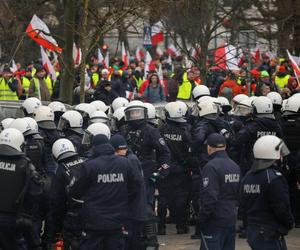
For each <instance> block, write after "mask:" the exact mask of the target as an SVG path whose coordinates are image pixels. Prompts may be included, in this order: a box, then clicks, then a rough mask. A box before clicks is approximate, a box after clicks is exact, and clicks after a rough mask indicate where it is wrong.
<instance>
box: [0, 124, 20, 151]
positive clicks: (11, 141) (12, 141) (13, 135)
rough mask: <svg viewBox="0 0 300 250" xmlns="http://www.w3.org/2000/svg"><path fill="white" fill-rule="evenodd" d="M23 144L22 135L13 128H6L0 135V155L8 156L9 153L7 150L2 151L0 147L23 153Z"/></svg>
mask: <svg viewBox="0 0 300 250" xmlns="http://www.w3.org/2000/svg"><path fill="white" fill-rule="evenodd" d="M24 144H25V139H24V136H23V134H22V133H21V132H20V131H19V130H17V129H15V128H6V129H4V130H3V131H2V132H1V133H0V148H1V153H3V152H7V153H8V154H9V153H11V152H10V150H9V148H8V149H7V148H6V149H4V148H3V147H2V145H6V146H9V147H10V148H13V149H15V150H17V151H19V152H20V153H22V152H23V149H24Z"/></svg>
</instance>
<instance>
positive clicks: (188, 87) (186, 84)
mask: <svg viewBox="0 0 300 250" xmlns="http://www.w3.org/2000/svg"><path fill="white" fill-rule="evenodd" d="M191 93H192V84H191V82H190V81H189V80H188V77H187V73H186V72H185V73H184V74H183V77H182V84H181V85H179V86H178V94H177V98H178V99H182V100H189V99H190V98H191Z"/></svg>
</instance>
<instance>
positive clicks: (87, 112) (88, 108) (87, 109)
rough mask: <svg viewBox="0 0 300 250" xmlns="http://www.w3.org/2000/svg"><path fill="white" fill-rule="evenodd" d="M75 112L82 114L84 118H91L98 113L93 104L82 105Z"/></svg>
mask: <svg viewBox="0 0 300 250" xmlns="http://www.w3.org/2000/svg"><path fill="white" fill-rule="evenodd" d="M75 110H77V111H78V112H80V113H81V115H82V117H83V118H86V117H87V118H90V117H91V115H92V114H93V113H94V112H96V111H97V110H96V108H95V106H94V105H92V104H91V103H80V104H78V105H77V106H76V107H75Z"/></svg>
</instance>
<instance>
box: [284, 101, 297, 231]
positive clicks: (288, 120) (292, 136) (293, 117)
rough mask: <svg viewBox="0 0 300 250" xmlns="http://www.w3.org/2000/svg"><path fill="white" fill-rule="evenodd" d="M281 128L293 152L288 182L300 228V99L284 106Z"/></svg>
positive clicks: (293, 209)
mask: <svg viewBox="0 0 300 250" xmlns="http://www.w3.org/2000/svg"><path fill="white" fill-rule="evenodd" d="M280 124H281V127H282V132H283V136H284V137H283V138H284V141H285V143H286V145H287V147H288V148H289V150H290V151H291V153H290V154H289V155H288V156H287V157H286V158H287V163H286V165H287V170H288V181H289V186H290V195H291V206H292V212H293V215H294V217H295V227H300V164H299V155H300V98H299V97H298V98H296V97H295V96H292V97H290V98H289V99H287V101H286V102H285V105H284V106H283V113H282V116H281V122H280Z"/></svg>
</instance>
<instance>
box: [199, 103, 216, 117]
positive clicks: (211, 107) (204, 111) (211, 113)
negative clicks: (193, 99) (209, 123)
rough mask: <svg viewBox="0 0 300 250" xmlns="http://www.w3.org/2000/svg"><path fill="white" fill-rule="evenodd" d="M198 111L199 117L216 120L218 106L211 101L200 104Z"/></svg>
mask: <svg viewBox="0 0 300 250" xmlns="http://www.w3.org/2000/svg"><path fill="white" fill-rule="evenodd" d="M198 109H199V116H200V117H205V118H207V119H216V118H217V116H218V113H219V109H218V105H217V104H215V102H214V100H212V99H208V100H206V101H202V102H200V103H199V104H198Z"/></svg>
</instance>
